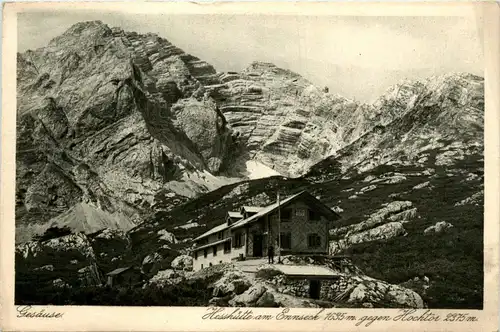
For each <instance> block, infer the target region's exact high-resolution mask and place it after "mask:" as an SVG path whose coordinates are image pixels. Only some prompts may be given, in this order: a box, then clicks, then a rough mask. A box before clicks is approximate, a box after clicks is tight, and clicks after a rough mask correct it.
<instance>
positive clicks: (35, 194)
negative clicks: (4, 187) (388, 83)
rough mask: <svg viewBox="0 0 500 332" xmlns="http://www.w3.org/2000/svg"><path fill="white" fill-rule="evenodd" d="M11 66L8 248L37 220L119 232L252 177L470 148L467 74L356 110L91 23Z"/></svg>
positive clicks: (479, 87) (475, 105)
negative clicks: (14, 115)
mask: <svg viewBox="0 0 500 332" xmlns="http://www.w3.org/2000/svg"><path fill="white" fill-rule="evenodd" d="M17 64H18V66H17V74H18V75H17V77H18V78H17V80H18V86H17V96H18V99H17V105H18V110H17V112H18V123H17V160H16V165H17V172H16V184H17V185H16V202H17V206H16V222H17V228H18V232H16V234H18V235H17V239H18V241H25V240H29V239H30V237H31V235H32V233H39V232H43V230H44V229H45V228H46V227H48V225H49V224H48V222H49V221H51V223H53V224H57V225H69V226H70V227H72V228H74V229H75V230H78V231H84V232H94V231H97V230H99V229H102V228H115V229H122V230H128V229H130V228H132V227H134V226H135V225H137V224H138V223H140V222H142V221H143V219H144V216H145V215H147V214H149V213H150V212H151V210H153V211H156V210H157V209H161V210H169V209H172V207H173V206H175V204H178V203H179V202H184V201H185V200H186V199H187V198H192V197H194V196H196V195H198V194H200V193H202V192H206V191H209V190H213V189H215V188H218V187H220V186H222V185H225V184H228V183H232V182H235V181H238V180H241V179H243V178H247V177H250V178H254V177H255V176H256V175H255V174H253V173H262V174H261V175H257V176H258V177H262V176H270V175H277V174H282V175H285V176H299V175H302V174H303V173H305V172H307V171H308V170H309V168H310V167H311V166H312V165H314V164H316V163H317V162H320V161H321V160H323V159H324V158H326V157H329V156H334V157H335V158H336V159H337V160H338V161H339V162H340V163H341V165H342V168H343V170H345V169H347V168H349V167H351V166H353V165H356V166H355V167H354V168H355V169H358V170H366V169H370V168H373V167H375V166H376V165H380V164H383V163H387V162H394V161H396V162H398V163H400V164H401V163H402V164H404V163H405V162H407V159H412V158H413V157H415V156H417V155H418V154H419V153H420V152H422V151H424V150H425V149H428V148H429V146H431V147H443V146H445V144H444V143H442V142H441V141H442V140H448V139H452V140H454V141H456V142H457V145H456V146H454V147H453V148H452V149H449V150H447V151H445V152H443V153H442V154H440V155H438V156H437V157H436V158H437V161H438V162H439V163H440V164H447V163H450V161H452V160H457V159H460V158H463V156H464V154H466V153H467V152H468V151H469V150H471V149H479V147H478V146H477V144H480V143H481V142H482V138H478V136H481V135H478V132H480V131H481V130H482V116H483V115H482V114H483V113H482V112H483V108H484V102H483V99H484V98H483V95H482V94H483V81H482V79H481V78H479V77H476V76H473V75H468V74H452V75H445V76H442V77H435V78H430V79H429V80H426V81H423V82H404V83H401V84H399V85H396V86H395V87H392V88H390V89H389V90H388V91H387V92H386V93H385V94H384V95H383V96H381V97H380V98H379V99H378V100H377V101H376V102H375V103H374V104H370V105H367V104H359V103H356V102H354V101H351V100H348V99H346V98H343V97H341V96H337V95H335V94H334V93H331V92H329V91H328V89H322V88H318V87H315V86H313V85H312V84H311V83H310V82H308V81H307V80H305V79H304V78H302V77H301V76H300V75H298V74H296V73H293V72H290V71H288V70H285V69H281V68H278V67H276V66H275V65H273V64H270V63H263V62H254V63H252V64H251V65H250V66H248V67H247V68H246V69H244V70H243V71H241V72H239V73H234V72H230V73H218V72H216V70H215V69H214V68H213V67H212V66H211V65H210V64H208V63H206V62H204V61H202V60H200V59H198V58H196V57H194V56H192V55H189V54H186V53H185V52H183V51H182V50H181V49H179V48H177V47H176V46H174V45H172V44H171V43H170V42H169V41H167V40H165V39H164V38H161V37H159V36H157V35H154V34H144V35H141V34H137V33H135V32H126V31H123V30H122V29H120V28H110V27H108V26H107V25H105V24H103V23H102V22H100V21H92V22H81V23H78V24H75V25H74V26H72V27H71V28H70V29H69V30H67V31H66V32H65V33H64V34H62V35H61V36H59V37H56V38H54V39H53V40H52V41H51V42H50V43H49V44H48V45H47V46H46V47H44V48H40V49H37V50H34V51H31V50H29V51H27V52H25V53H22V54H18V57H17ZM464 128H466V130H463V129H464ZM463 132H466V133H467V134H466V135H462V133H463ZM394 137H398V138H399V137H401V138H402V139H401V140H397V142H396V141H395V140H394ZM481 137H482V136H481ZM395 142H396V143H397V144H396V143H395ZM407 151H412V152H411V153H410V155H408V156H406V152H407ZM402 156H405V158H403V159H404V160H403V159H402ZM419 158H420V156H419ZM425 158H426V157H425ZM403 180H404V178H403V177H401V176H400V175H397V174H393V175H392V176H391V177H390V178H386V179H383V180H381V181H383V182H378V183H377V182H373V183H370V184H367V186H366V188H362V190H360V191H359V192H358V193H356V195H353V198H354V197H358V196H359V195H365V194H366V193H367V192H369V191H371V190H376V188H378V186H379V185H381V184H382V183H392V184H395V183H399V182H401V181H403ZM258 201H259V202H264V201H266V198H265V197H262V198H260V199H259V200H258ZM41 216H43V217H41ZM52 219H53V220H52Z"/></svg>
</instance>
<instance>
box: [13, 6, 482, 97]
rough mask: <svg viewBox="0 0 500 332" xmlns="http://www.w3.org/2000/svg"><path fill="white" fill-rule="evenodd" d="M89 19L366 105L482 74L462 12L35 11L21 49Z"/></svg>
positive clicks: (24, 17) (21, 33)
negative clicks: (297, 77)
mask: <svg viewBox="0 0 500 332" xmlns="http://www.w3.org/2000/svg"><path fill="white" fill-rule="evenodd" d="M89 20H101V21H103V22H104V23H106V24H108V25H109V26H119V27H121V28H123V29H124V30H127V31H136V32H138V33H147V32H153V33H157V34H158V35H160V36H161V37H163V38H165V39H167V40H169V41H170V42H171V43H173V44H174V45H176V46H177V47H179V48H181V49H183V50H184V51H185V52H187V53H191V54H193V55H195V56H197V57H199V58H200V59H203V60H205V61H207V62H208V63H210V64H212V65H213V66H214V67H215V68H216V69H217V70H218V71H239V70H242V69H244V68H245V67H247V66H248V65H249V64H250V63H251V62H252V61H265V62H272V63H274V64H276V65H277V66H280V67H283V68H286V69H290V70H292V71H294V72H297V73H299V74H301V75H302V76H304V77H305V78H307V79H309V80H310V81H311V82H312V83H313V84H315V85H318V86H320V87H322V86H328V87H329V89H330V92H335V93H338V94H340V95H343V96H345V97H348V98H352V99H355V100H358V101H361V102H371V101H373V100H374V99H375V98H376V97H377V96H379V95H380V94H382V93H383V92H384V91H385V90H386V89H387V88H389V87H390V86H391V85H393V84H396V83H398V82H400V81H401V80H404V79H423V78H426V77H429V76H433V75H440V74H445V73H449V72H470V73H473V74H476V75H480V76H484V64H483V55H482V47H481V43H480V37H479V36H480V31H479V30H478V26H479V23H477V22H475V21H474V20H473V19H471V18H468V17H457V16H453V17H443V16H435V17H432V16H420V17H411V16H410V17H409V16H404V17H403V16H383V17H382V16H329V15H328V16H327V15H325V16H296V15H293V16H291V15H272V16H271V15H229V14H226V15H205V14H197V15H185V14H182V15H181V14H171V15H167V14H127V13H118V12H83V11H79V12H69V11H68V12H50V13H49V12H45V13H44V12H30V13H21V14H19V15H18V51H19V52H24V51H26V50H27V49H36V48H39V47H43V46H45V45H47V44H48V42H49V41H50V40H51V39H52V38H54V37H56V36H58V35H60V34H62V33H63V32H64V31H65V30H67V29H68V28H69V27H70V26H71V25H73V24H75V23H77V22H80V21H89Z"/></svg>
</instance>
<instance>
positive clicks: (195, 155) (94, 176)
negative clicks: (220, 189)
mask: <svg viewBox="0 0 500 332" xmlns="http://www.w3.org/2000/svg"><path fill="white" fill-rule="evenodd" d="M129 58H130V59H131V60H129ZM212 72H213V73H215V70H214V69H213V68H212V67H211V66H210V65H208V64H207V63H205V62H203V61H200V60H199V59H197V58H195V57H192V56H190V55H187V54H185V53H184V52H183V51H182V50H180V49H178V48H176V47H175V46H173V45H172V44H170V43H169V42H168V41H166V40H164V39H162V38H160V37H158V36H156V35H151V34H147V35H138V34H136V33H128V32H124V31H122V30H121V29H116V28H113V29H111V28H109V27H108V26H106V25H105V24H103V23H101V22H99V21H95V22H82V23H78V24H75V25H74V26H72V27H71V28H70V29H69V30H68V31H66V32H65V33H64V34H63V35H61V36H59V37H57V38H55V39H53V40H52V41H51V42H50V43H49V45H48V46H47V47H45V48H41V49H37V50H35V51H31V50H30V51H27V52H25V53H23V54H18V87H17V92H18V124H17V137H18V142H17V174H16V176H17V178H16V181H17V198H18V208H17V220H18V225H19V226H23V225H29V224H33V223H35V220H36V223H40V222H43V221H44V220H43V219H42V220H40V215H44V216H47V219H46V220H45V221H48V219H49V218H50V217H56V216H57V219H56V220H55V221H54V222H56V223H62V224H69V225H71V226H74V227H75V228H76V229H78V230H82V229H83V230H84V231H86V232H93V231H96V230H98V229H100V228H118V229H124V230H127V229H129V228H131V227H132V226H134V225H135V224H137V223H138V222H140V221H141V215H142V212H143V211H144V208H146V207H148V206H150V205H151V204H153V201H154V196H155V194H156V192H157V191H158V190H159V189H160V188H162V186H164V184H165V183H167V182H170V181H174V182H175V181H181V183H186V185H180V186H179V185H177V186H175V185H174V186H172V187H168V188H169V189H171V191H172V190H173V191H174V192H175V191H177V192H181V193H182V194H184V195H186V194H187V195H192V194H193V192H197V191H200V190H201V191H203V190H207V188H209V187H210V188H213V187H214V186H219V185H221V184H223V183H224V182H219V183H216V184H213V183H212V184H209V183H208V182H207V181H206V180H205V179H203V177H204V178H206V177H207V176H210V173H214V174H216V173H218V172H220V171H222V170H223V169H224V167H226V161H227V158H228V156H229V154H228V148H229V146H231V144H232V143H231V130H230V129H229V128H228V127H227V125H226V123H227V121H226V119H225V118H224V115H223V114H222V113H221V112H219V111H218V110H217V108H216V104H215V102H214V101H213V100H211V99H204V98H203V94H202V93H201V92H200V91H201V90H203V84H202V83H201V82H200V81H203V79H205V80H209V78H208V76H210V75H212ZM207 75H208V76H207ZM200 89H201V90H200ZM200 93H201V95H200ZM204 172H206V173H207V174H206V175H204V174H203V173H204ZM212 177H213V176H212ZM186 186H187V187H186ZM61 212H65V214H64V215H59V214H60V213H61ZM89 214H92V216H91V217H90V218H89V217H88V216H89ZM95 220H99V222H98V223H97V224H93V225H89V224H90V223H92V222H94V221H95ZM79 228H80V229H79Z"/></svg>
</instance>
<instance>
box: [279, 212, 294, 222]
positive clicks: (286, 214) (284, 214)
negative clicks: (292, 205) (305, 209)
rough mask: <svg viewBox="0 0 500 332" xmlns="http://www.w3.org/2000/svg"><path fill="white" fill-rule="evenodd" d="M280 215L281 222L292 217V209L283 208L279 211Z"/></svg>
mask: <svg viewBox="0 0 500 332" xmlns="http://www.w3.org/2000/svg"><path fill="white" fill-rule="evenodd" d="M280 217H281V221H282V222H287V221H290V219H292V210H291V209H285V210H282V211H280Z"/></svg>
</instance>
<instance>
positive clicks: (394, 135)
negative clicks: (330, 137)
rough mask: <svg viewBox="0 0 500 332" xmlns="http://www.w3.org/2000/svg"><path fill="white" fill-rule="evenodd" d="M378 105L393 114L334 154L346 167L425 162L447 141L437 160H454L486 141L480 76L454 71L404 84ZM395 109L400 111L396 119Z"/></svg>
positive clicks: (482, 87)
mask: <svg viewBox="0 0 500 332" xmlns="http://www.w3.org/2000/svg"><path fill="white" fill-rule="evenodd" d="M374 107H375V108H376V109H379V110H380V111H382V110H383V112H384V113H380V114H384V117H385V116H386V114H387V116H388V117H389V120H383V119H381V121H380V125H377V126H375V127H374V128H373V130H371V131H370V132H367V133H366V135H363V136H360V137H359V139H357V140H356V141H355V142H353V143H352V144H350V145H348V146H346V147H345V148H342V149H340V150H339V151H337V152H336V153H335V154H334V156H335V158H336V159H337V160H338V161H340V162H341V164H342V169H343V170H346V169H348V168H350V167H352V166H354V165H355V166H354V167H355V168H356V169H357V170H360V171H366V170H369V169H373V168H374V167H376V166H378V165H383V164H391V165H403V166H404V165H415V164H417V165H418V164H425V162H426V161H427V159H428V157H429V156H431V155H432V154H431V153H427V154H426V156H425V157H422V154H423V152H425V151H430V150H432V149H439V148H443V147H445V149H444V150H443V151H442V152H441V153H440V154H438V155H437V156H436V164H437V165H445V164H453V163H454V162H456V161H459V160H462V159H463V158H464V156H465V155H468V154H471V153H474V152H475V151H477V150H478V149H481V147H482V145H483V134H482V133H483V129H484V126H483V117H484V80H483V78H481V77H478V76H474V75H471V74H465V73H452V74H448V75H443V76H439V77H431V78H429V79H427V80H425V81H422V82H407V83H404V84H399V85H396V86H395V87H392V88H390V89H389V90H388V92H387V93H386V94H385V95H383V96H382V97H381V98H380V99H379V100H378V101H377V102H376V103H375V104H374ZM391 114H393V116H395V117H394V118H393V119H392V121H391V120H390V115H391ZM449 142H454V144H452V145H449ZM433 158H434V157H433Z"/></svg>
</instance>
